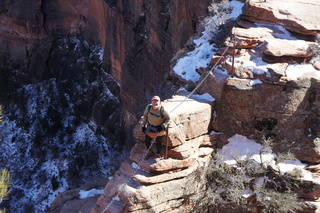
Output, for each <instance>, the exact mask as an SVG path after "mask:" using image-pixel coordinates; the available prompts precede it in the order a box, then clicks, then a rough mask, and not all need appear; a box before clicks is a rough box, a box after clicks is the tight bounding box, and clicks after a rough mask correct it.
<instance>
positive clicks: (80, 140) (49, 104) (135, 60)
mask: <svg viewBox="0 0 320 213" xmlns="http://www.w3.org/2000/svg"><path fill="white" fill-rule="evenodd" d="M209 2H211V1H209V0H205V1H201V2H200V1H196V0H188V1H185V0H179V1H166V0H161V1H147V0H136V1H129V2H127V1H126V2H125V1H113V0H83V1H75V0H65V1H63V0H58V1H40V0H30V1H28V2H25V1H20V0H18V1H14V2H12V1H7V0H6V1H2V2H1V3H0V49H1V51H0V82H1V83H0V104H1V105H2V106H3V109H4V113H5V118H6V119H8V120H10V122H7V123H6V124H4V125H1V134H2V135H4V136H3V137H2V138H1V139H2V140H3V141H6V143H10V144H11V145H12V144H13V145H14V146H15V147H17V149H12V148H11V147H10V146H7V144H6V143H1V149H2V150H3V153H2V154H1V156H0V158H1V159H2V160H1V161H0V167H7V166H8V167H10V168H12V170H11V172H12V173H13V175H12V183H13V184H12V185H13V187H12V193H10V195H11V197H10V199H9V200H8V202H7V203H9V204H8V205H7V206H6V208H7V209H11V210H12V211H16V212H22V211H25V212H36V211H39V212H42V211H43V209H46V208H47V207H48V205H49V203H50V202H52V199H53V197H54V196H55V195H57V194H58V193H59V192H61V191H62V190H65V189H66V188H75V187H78V186H79V185H81V184H82V183H83V182H85V181H87V180H88V176H96V177H98V176H99V178H103V177H104V176H105V175H106V174H108V173H109V172H110V170H111V168H112V166H110V164H109V163H112V164H116V166H118V165H119V164H120V163H119V162H118V159H116V158H115V157H113V156H119V155H118V154H119V153H120V152H121V153H122V152H123V153H126V151H127V152H128V150H126V149H130V148H131V147H132V145H133V144H130V143H132V140H129V139H128V137H130V138H131V137H132V134H131V132H132V128H133V125H135V124H136V122H137V116H140V115H141V113H142V112H141V111H142V110H143V107H144V105H145V104H144V103H145V102H146V100H149V98H150V96H151V95H153V94H154V93H158V94H159V95H161V96H162V97H163V98H165V97H166V96H170V94H172V91H175V88H173V89H172V84H171V83H167V82H166V80H167V78H168V73H169V68H170V60H171V57H172V55H173V54H174V53H175V52H176V51H177V50H178V49H179V48H181V47H182V46H183V45H184V44H185V43H186V41H187V40H188V39H189V37H190V36H191V35H192V34H193V33H194V32H195V31H196V29H197V25H198V20H199V17H201V16H203V15H206V13H207V6H208V4H209ZM29 106H31V107H30V108H28V107H29ZM39 112H41V113H39ZM9 117H10V118H9ZM15 122H16V123H15ZM15 124H17V126H15ZM20 128H21V131H20ZM17 129H18V130H17ZM7 132H10V134H9V133H8V134H7ZM80 132H81V134H84V133H85V132H86V133H85V134H86V137H77V136H75V135H77V134H78V133H79V134H80ZM11 133H12V134H11ZM91 134H92V135H94V136H93V137H89V136H88V135H91ZM2 135H1V136H2ZM126 136H128V137H126ZM88 138H90V139H88ZM109 139H110V140H109ZM118 143H119V144H121V145H119V144H118ZM69 145H70V146H72V147H69ZM100 145H101V146H100ZM97 146H99V147H97ZM115 146H117V147H121V148H119V149H118V150H116V151H115V150H114V149H113V147H115ZM66 147H68V148H66ZM7 150H9V151H7ZM26 150H28V151H27V153H25V151H26ZM111 150H112V151H111ZM17 153H19V154H17ZM21 153H23V154H21ZM89 153H91V154H89ZM92 153H98V154H92ZM13 156H15V157H13ZM61 159H63V162H65V164H64V165H65V166H57V167H54V166H50V167H47V166H46V165H47V164H46V163H47V162H50V164H51V163H52V162H53V163H52V164H56V163H57V165H58V164H60V163H61V162H62V161H60V160H61ZM64 160H66V161H64ZM34 162H36V163H34ZM102 162H103V163H102ZM97 164H98V165H97ZM22 165H26V166H23V167H24V173H23V174H22V173H20V172H16V171H19V170H20V168H21V166H22ZM52 168H57V170H56V172H48V170H50V169H52ZM91 169H93V170H94V172H91V171H92V170H91ZM44 170H45V171H46V172H48V173H49V174H50V175H44V173H42V171H44ZM34 171H37V172H34ZM95 172H96V173H95ZM40 173H41V174H40ZM37 178H38V179H37ZM15 181H16V182H15ZM16 183H23V185H22V186H21V187H19V188H18V189H17V188H15V186H18V185H19V186H20V184H16ZM37 184H39V185H37ZM43 186H45V187H43ZM42 187H43V188H42ZM35 188H37V189H39V188H41V190H40V191H39V190H34V189H35ZM33 192H34V193H36V195H35V194H32V195H31V194H30V197H27V198H26V200H28V201H26V200H24V199H23V198H24V197H26V194H27V193H33ZM49 194H50V196H49ZM51 195H52V196H51ZM48 199H50V200H48ZM26 202H28V203H27V204H26ZM10 203H12V206H10ZM35 203H36V204H37V205H35ZM40 203H41V204H40ZM15 208H21V209H15Z"/></svg>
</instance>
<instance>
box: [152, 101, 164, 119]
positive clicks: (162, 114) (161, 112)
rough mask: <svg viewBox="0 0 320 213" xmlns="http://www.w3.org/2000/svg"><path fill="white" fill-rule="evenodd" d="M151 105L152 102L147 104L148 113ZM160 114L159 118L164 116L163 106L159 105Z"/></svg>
mask: <svg viewBox="0 0 320 213" xmlns="http://www.w3.org/2000/svg"><path fill="white" fill-rule="evenodd" d="M151 107H152V104H149V105H148V113H150V109H151ZM152 114H153V113H152ZM160 116H161V118H164V108H163V106H161V107H160Z"/></svg>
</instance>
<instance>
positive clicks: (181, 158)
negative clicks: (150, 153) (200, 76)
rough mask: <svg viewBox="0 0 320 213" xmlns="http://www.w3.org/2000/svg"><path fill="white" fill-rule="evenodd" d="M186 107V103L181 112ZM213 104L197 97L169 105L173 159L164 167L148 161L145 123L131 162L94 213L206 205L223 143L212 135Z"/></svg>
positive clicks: (138, 132) (176, 209)
mask: <svg viewBox="0 0 320 213" xmlns="http://www.w3.org/2000/svg"><path fill="white" fill-rule="evenodd" d="M181 101H184V102H183V103H182V104H181V105H180V106H178V105H179V103H180V102H181ZM211 104H212V103H210V102H208V101H204V100H195V99H192V96H191V98H188V99H185V97H184V96H174V97H173V98H172V99H169V100H167V101H165V102H164V103H163V105H164V106H165V107H166V108H167V109H168V110H169V111H171V110H173V111H172V112H171V116H172V121H171V123H170V128H169V140H168V159H162V160H160V161H158V162H157V161H155V160H154V159H153V158H150V159H148V160H143V157H144V156H145V154H146V150H147V149H146V146H145V144H144V143H143V142H142V141H143V140H144V135H143V134H142V133H141V121H140V122H139V124H138V125H137V126H136V128H135V130H134V135H135V138H136V139H137V143H136V145H135V146H134V148H133V149H132V151H131V155H130V157H129V159H127V160H126V161H125V162H123V163H122V165H121V167H120V169H119V170H118V171H117V172H116V173H115V174H114V176H113V179H111V180H110V181H109V183H108V184H107V185H106V187H105V189H104V194H103V195H102V196H101V197H100V198H99V200H98V202H97V204H96V206H95V207H94V208H93V209H92V211H91V212H92V213H98V212H103V211H104V212H113V213H115V212H147V211H154V212H188V211H190V210H191V209H194V208H195V203H198V204H200V203H201V200H202V199H203V196H205V194H206V184H205V183H206V179H205V177H204V175H205V172H204V170H206V167H207V164H208V163H209V161H210V160H211V154H212V153H213V152H214V145H215V139H216V137H217V135H210V134H208V127H209V124H210V122H211V114H212V105H211ZM177 106H178V107H177ZM176 107H177V108H176ZM163 142H164V143H163V149H162V150H163V152H162V154H163V155H164V154H165V153H164V150H165V149H164V147H165V143H166V142H165V141H163ZM110 203H111V204H110ZM106 207H108V209H106Z"/></svg>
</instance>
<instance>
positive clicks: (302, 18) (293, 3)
mask: <svg viewBox="0 0 320 213" xmlns="http://www.w3.org/2000/svg"><path fill="white" fill-rule="evenodd" d="M315 11H320V3H319V1H318V0H310V1H299V0H279V1H269V0H267V1H261V0H249V1H247V2H246V4H245V7H244V10H243V17H242V18H244V19H247V20H249V21H252V22H256V23H263V24H271V25H272V24H274V23H277V24H279V25H281V26H283V27H284V28H286V29H287V30H289V31H293V32H296V33H299V34H304V35H316V34H317V32H319V31H320V24H319V19H320V13H318V12H315Z"/></svg>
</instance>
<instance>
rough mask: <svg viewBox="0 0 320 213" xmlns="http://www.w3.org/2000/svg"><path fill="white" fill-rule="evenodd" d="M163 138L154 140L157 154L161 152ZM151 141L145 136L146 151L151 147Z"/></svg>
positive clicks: (159, 137)
mask: <svg viewBox="0 0 320 213" xmlns="http://www.w3.org/2000/svg"><path fill="white" fill-rule="evenodd" d="M164 137H165V136H158V137H157V138H156V141H155V143H156V145H157V154H160V152H161V147H162V140H163V138H164ZM151 140H152V138H150V137H149V135H146V145H147V149H149V147H150V145H151Z"/></svg>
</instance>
